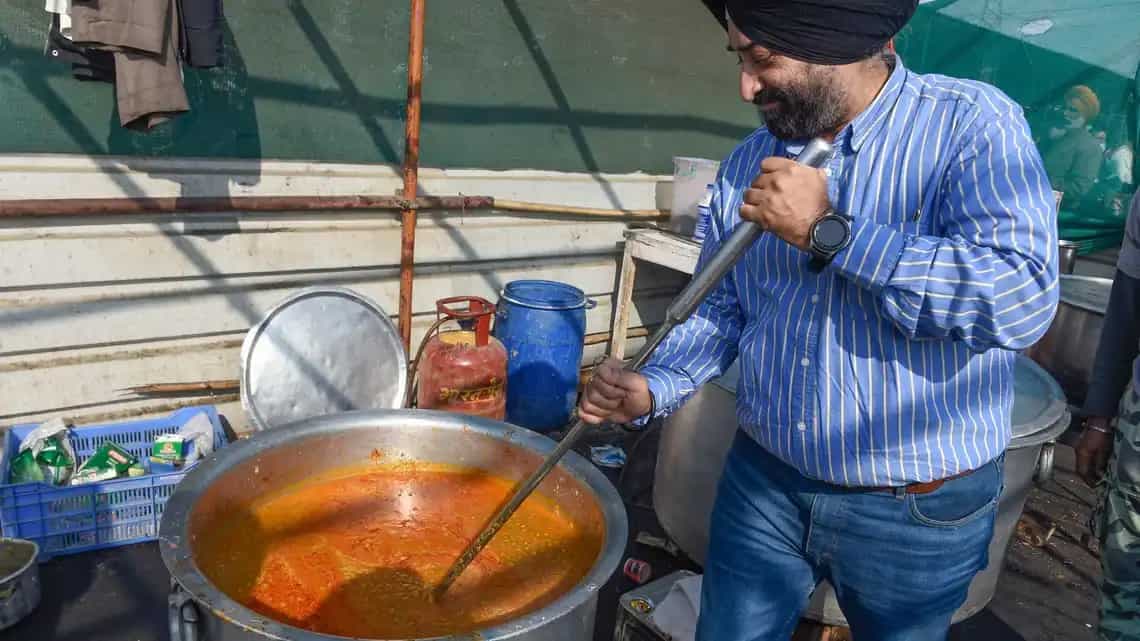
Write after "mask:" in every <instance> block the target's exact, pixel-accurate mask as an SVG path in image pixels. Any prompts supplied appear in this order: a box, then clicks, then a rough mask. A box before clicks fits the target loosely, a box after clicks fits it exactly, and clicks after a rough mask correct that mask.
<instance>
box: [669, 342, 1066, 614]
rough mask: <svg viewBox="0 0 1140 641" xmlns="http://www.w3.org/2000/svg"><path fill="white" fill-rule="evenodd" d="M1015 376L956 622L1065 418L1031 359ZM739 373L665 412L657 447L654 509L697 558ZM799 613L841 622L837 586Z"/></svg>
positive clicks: (986, 578)
mask: <svg viewBox="0 0 1140 641" xmlns="http://www.w3.org/2000/svg"><path fill="white" fill-rule="evenodd" d="M1014 376H1015V380H1014V392H1015V400H1014V407H1013V423H1014V425H1013V435H1014V438H1013V441H1012V443H1011V444H1010V446H1009V449H1008V450H1007V452H1006V457H1005V490H1004V491H1003V492H1002V495H1001V497H1000V498H999V500H998V514H997V521H996V524H995V526H994V534H993V538H992V539H991V540H990V548H989V558H990V562H989V565H988V566H987V567H986V569H985V570H983V571H982V572H981V573H979V574H978V575H977V576H976V577H974V581H973V583H971V584H970V592H969V595H968V596H967V597H966V603H965V604H963V606H962V607H961V608H959V610H958V611H957V612H956V613H955V614H954V621H961V620H963V619H966V618H968V617H970V616H973V615H974V614H977V613H978V612H979V611H980V610H981V609H982V608H984V607H985V606H986V605H987V604H988V603H989V602H990V599H992V598H993V595H994V591H995V589H996V587H997V579H998V575H999V574H1000V573H1001V567H1002V562H1003V560H1004V558H1005V552H1006V547H1007V545H1008V544H1009V541H1010V539H1011V537H1012V535H1013V531H1014V529H1015V528H1016V526H1017V520H1018V518H1020V517H1021V511H1022V508H1023V507H1024V506H1025V499H1026V498H1027V497H1028V495H1029V490H1030V489H1031V488H1032V486H1033V482H1034V481H1035V480H1041V479H1044V478H1047V477H1048V476H1049V475H1050V474H1051V471H1052V467H1053V444H1052V441H1053V440H1054V439H1055V438H1056V437H1057V436H1058V435H1059V434H1060V433H1061V432H1063V431H1064V430H1065V428H1066V427H1067V426H1068V424H1069V413H1068V410H1067V409H1066V405H1065V400H1064V396H1063V394H1062V392H1061V389H1060V387H1059V386H1058V385H1057V383H1056V381H1054V380H1053V379H1052V378H1051V377H1050V376H1049V374H1048V373H1046V372H1045V371H1044V370H1042V369H1041V368H1040V367H1039V366H1037V365H1036V364H1035V363H1033V362H1032V361H1030V360H1029V359H1028V358H1025V357H1018V359H1017V366H1016V367H1015V371H1014ZM737 379H738V372H737V370H736V366H735V365H734V366H733V367H732V368H731V369H730V370H729V372H728V373H726V374H725V376H723V377H722V378H720V379H717V380H715V381H713V382H711V383H710V384H708V385H705V386H703V387H702V388H701V389H700V390H698V391H697V393H696V394H695V395H694V396H693V398H692V399H690V400H689V402H688V403H686V404H685V406H684V407H682V408H681V409H680V410H679V411H678V412H677V413H676V414H674V415H673V416H671V417H669V419H667V420H666V421H665V425H664V428H663V429H664V431H663V432H662V434H661V446H660V450H659V451H658V454H657V471H656V474H655V477H654V486H653V505H654V508H655V509H656V511H657V516H658V518H659V519H660V521H661V525H662V526H663V527H664V528H665V531H666V532H667V533H668V534H669V536H670V538H672V539H673V540H674V541H676V543H677V545H678V546H680V548H681V549H682V550H684V552H685V553H686V554H688V555H689V556H690V557H691V558H692V559H693V560H694V561H696V562H698V563H702V564H703V563H704V561H705V552H706V548H707V547H708V541H709V531H708V529H709V516H710V515H711V513H712V506H713V500H714V499H715V497H716V486H717V484H718V482H719V481H720V470H721V469H722V468H723V467H724V459H725V456H727V454H728V449H729V447H730V446H731V444H732V439H733V436H734V435H735V433H736V429H737V421H736V384H737ZM804 616H806V617H808V618H810V619H814V620H816V621H821V622H823V623H827V624H829V625H846V620H845V619H844V618H843V613H842V612H841V611H840V610H839V605H838V603H837V602H836V600H835V593H834V591H833V590H832V588H831V586H830V585H828V584H827V583H826V582H824V583H823V584H821V585H820V586H819V588H817V589H816V591H815V593H814V594H813V595H812V598H811V602H810V604H809V605H808V609H807V610H806V611H805V613H804Z"/></svg>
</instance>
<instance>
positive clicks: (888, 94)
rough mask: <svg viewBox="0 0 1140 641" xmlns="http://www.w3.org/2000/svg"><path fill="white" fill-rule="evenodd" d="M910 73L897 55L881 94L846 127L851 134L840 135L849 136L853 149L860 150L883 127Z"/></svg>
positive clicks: (880, 91) (849, 142) (841, 135)
mask: <svg viewBox="0 0 1140 641" xmlns="http://www.w3.org/2000/svg"><path fill="white" fill-rule="evenodd" d="M908 75H909V72H908V71H907V70H906V67H904V66H903V63H902V60H900V59H899V58H898V57H897V56H896V57H895V68H894V69H893V70H892V71H891V75H890V76H888V77H887V83H886V84H885V85H883V88H882V89H880V90H879V95H877V96H875V99H874V100H872V101H871V104H870V105H868V106H867V108H866V109H864V110H863V113H861V114H859V115H858V116H856V117H855V120H852V121H851V124H849V125H847V127H845V129H849V130H850V132H849V133H850V135H849V136H843V134H842V133H841V134H840V137H846V138H847V140H848V144H850V145H851V150H852V151H856V152H857V151H859V148H860V147H862V146H863V143H865V142H866V141H867V140H868V139H869V138H870V137H871V136H872V135H874V134H875V132H877V131H879V129H881V128H882V127H883V123H885V122H886V121H887V116H888V115H889V114H890V112H891V110H892V109H894V107H895V103H897V102H898V99H899V96H900V95H901V94H902V89H903V85H904V84H906V79H907V76H908Z"/></svg>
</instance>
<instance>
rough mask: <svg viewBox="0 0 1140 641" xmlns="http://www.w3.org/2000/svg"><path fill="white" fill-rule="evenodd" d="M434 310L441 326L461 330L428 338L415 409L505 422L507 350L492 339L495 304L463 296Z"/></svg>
mask: <svg viewBox="0 0 1140 641" xmlns="http://www.w3.org/2000/svg"><path fill="white" fill-rule="evenodd" d="M464 305H465V307H464ZM435 309H436V316H437V321H436V326H437V327H438V326H439V325H441V324H442V322H443V321H447V320H454V321H456V322H458V324H459V327H460V329H457V330H449V331H441V332H439V333H438V334H436V335H434V336H430V337H428V339H427V344H426V345H425V346H424V347H423V354H422V356H421V357H420V364H419V391H418V393H417V394H416V404H417V406H418V407H420V408H421V409H437V410H444V411H447V412H456V413H459V414H474V415H476V416H485V417H487V418H493V419H498V420H500V421H501V420H503V419H504V418H505V417H506V408H507V404H506V403H507V394H506V391H507V390H506V386H507V350H506V348H505V347H503V344H502V343H500V342H499V341H498V339H496V338H495V337H493V336H491V318H492V317H493V316H494V314H495V306H494V305H492V304H491V303H490V302H488V301H486V300H484V299H482V298H477V297H474V296H459V297H455V298H445V299H442V300H439V301H436V304H435Z"/></svg>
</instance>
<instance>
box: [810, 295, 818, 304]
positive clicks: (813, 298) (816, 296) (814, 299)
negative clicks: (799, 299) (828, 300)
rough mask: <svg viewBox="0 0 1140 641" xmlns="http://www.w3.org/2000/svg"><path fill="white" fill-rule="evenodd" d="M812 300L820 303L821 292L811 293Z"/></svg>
mask: <svg viewBox="0 0 1140 641" xmlns="http://www.w3.org/2000/svg"><path fill="white" fill-rule="evenodd" d="M811 302H813V303H818V302H819V294H812V295H811Z"/></svg>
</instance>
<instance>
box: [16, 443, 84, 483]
mask: <svg viewBox="0 0 1140 641" xmlns="http://www.w3.org/2000/svg"><path fill="white" fill-rule="evenodd" d="M74 468H75V462H74V461H72V460H71V456H70V455H69V454H68V452H67V449H66V448H65V447H64V446H63V443H61V442H60V440H59V437H56V436H49V437H47V438H45V439H44V440H43V443H42V444H41V445H40V447H39V452H38V453H33V449H26V450H24V451H23V452H20V454H19V455H18V456H16V458H15V459H14V460H13V461H12V464H11V466H10V472H9V478H10V482H12V483H51V484H52V485H63V484H64V483H66V482H67V479H68V477H69V476H70V475H71V470H72V469H74Z"/></svg>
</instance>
